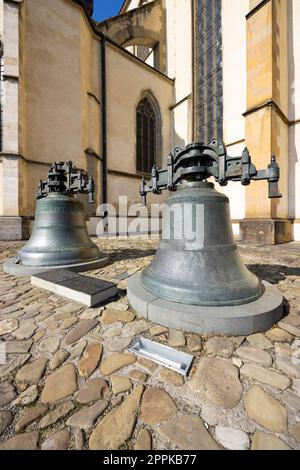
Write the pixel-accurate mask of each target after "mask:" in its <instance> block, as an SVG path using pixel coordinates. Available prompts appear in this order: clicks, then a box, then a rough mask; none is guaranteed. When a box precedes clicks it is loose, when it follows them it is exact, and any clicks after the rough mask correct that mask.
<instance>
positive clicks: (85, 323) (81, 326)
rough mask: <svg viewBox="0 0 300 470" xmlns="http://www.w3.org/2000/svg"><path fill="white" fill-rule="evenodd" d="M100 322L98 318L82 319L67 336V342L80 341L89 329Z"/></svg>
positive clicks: (68, 343)
mask: <svg viewBox="0 0 300 470" xmlns="http://www.w3.org/2000/svg"><path fill="white" fill-rule="evenodd" d="M97 325H99V323H98V322H97V320H81V321H80V322H79V323H78V325H77V326H75V328H73V329H72V330H71V331H70V332H69V333H68V334H67V336H66V339H65V343H66V345H70V344H73V343H76V341H79V340H80V339H81V338H82V337H83V336H85V335H86V334H87V333H88V332H89V331H91V330H92V329H93V328H95V327H96V326H97Z"/></svg>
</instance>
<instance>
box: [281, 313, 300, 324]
mask: <svg viewBox="0 0 300 470" xmlns="http://www.w3.org/2000/svg"><path fill="white" fill-rule="evenodd" d="M283 321H284V323H288V324H289V325H293V326H300V315H293V314H290V315H288V316H286V317H284V319H283Z"/></svg>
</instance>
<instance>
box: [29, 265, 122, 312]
mask: <svg viewBox="0 0 300 470" xmlns="http://www.w3.org/2000/svg"><path fill="white" fill-rule="evenodd" d="M31 282H32V284H33V285H35V286H37V287H40V288H42V289H46V290H50V291H51V292H54V293H55V294H58V295H62V296H64V297H67V298H69V299H71V300H75V301H77V302H81V303H83V304H84V305H88V306H93V305H96V304H97V303H100V302H103V301H104V300H107V299H109V298H110V297H113V296H114V295H116V294H117V292H118V288H117V285H116V284H115V283H113V282H108V281H105V280H103V279H96V278H93V277H88V276H83V275H81V274H78V273H75V272H73V271H70V270H68V269H56V270H51V271H47V272H43V273H40V274H37V275H35V276H32V278H31Z"/></svg>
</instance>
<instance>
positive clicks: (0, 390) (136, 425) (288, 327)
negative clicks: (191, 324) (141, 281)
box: [0, 238, 300, 450]
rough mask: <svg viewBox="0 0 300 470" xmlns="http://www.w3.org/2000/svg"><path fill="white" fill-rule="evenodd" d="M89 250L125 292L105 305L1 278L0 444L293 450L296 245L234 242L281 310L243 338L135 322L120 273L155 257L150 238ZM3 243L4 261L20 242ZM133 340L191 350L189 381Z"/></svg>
mask: <svg viewBox="0 0 300 470" xmlns="http://www.w3.org/2000/svg"><path fill="white" fill-rule="evenodd" d="M97 243H99V245H100V247H101V249H102V250H103V251H105V252H107V253H109V254H110V256H111V264H109V265H108V266H107V267H105V268H103V269H101V270H99V271H93V272H91V273H88V275H90V276H94V277H101V278H104V279H107V280H113V281H117V282H119V284H118V285H119V288H120V289H121V291H120V295H119V298H116V299H113V301H111V302H110V303H109V304H106V305H105V307H101V308H95V309H92V308H85V307H83V306H82V305H80V304H76V303H74V302H70V301H68V300H66V299H63V298H60V297H57V296H55V295H53V294H51V293H48V292H46V291H43V290H41V289H38V288H36V287H33V286H32V285H31V284H30V279H29V278H18V279H17V278H14V277H12V276H8V275H6V274H4V273H3V272H2V270H1V271H0V293H1V297H0V341H1V342H0V348H1V350H0V362H2V365H0V436H1V437H0V449H37V448H42V449H89V448H90V449H118V448H120V449H124V448H125V449H128V448H129V449H146V450H147V449H151V448H153V449H185V450H188V449H218V448H221V449H223V448H225V449H249V448H251V449H300V310H299V306H300V301H299V299H300V244H297V243H291V244H288V245H284V246H277V247H264V248H255V247H245V246H241V247H240V249H241V253H242V256H243V259H244V261H245V262H246V263H247V264H248V266H249V267H250V269H251V270H252V271H254V272H255V273H256V274H257V275H258V276H259V277H260V278H261V279H266V280H267V281H269V282H271V283H273V284H276V285H277V286H278V288H279V289H280V290H281V291H282V293H283V295H284V297H285V311H286V315H287V316H286V317H285V318H284V319H283V320H282V321H281V322H280V323H279V324H278V325H276V326H274V327H273V328H272V329H271V330H269V331H267V332H265V333H264V334H254V335H251V336H248V337H246V338H245V337H222V336H214V337H208V336H202V337H200V336H198V335H192V334H183V333H181V332H178V331H172V330H170V331H168V330H167V329H166V328H162V327H160V326H158V325H154V324H151V323H149V322H146V321H145V320H143V319H141V318H139V317H138V316H137V315H135V314H134V313H133V312H131V310H130V306H129V305H128V302H127V297H126V283H127V280H126V276H129V275H131V274H133V273H135V272H136V271H137V270H139V269H141V268H143V267H144V266H146V265H147V264H148V263H149V262H150V261H151V259H152V257H153V254H154V252H155V248H156V246H157V241H150V240H146V239H137V238H136V239H130V240H124V239H123V240H122V239H119V240H116V239H110V240H102V241H97ZM0 246H1V255H0V256H1V263H2V262H3V260H4V259H6V258H7V257H10V256H12V255H14V253H15V251H16V250H17V249H18V248H19V247H20V246H21V243H12V242H10V243H4V242H2V243H1V244H0ZM183 313H184V312H183ZM139 334H143V335H144V336H145V337H148V338H152V339H155V340H156V341H159V342H161V343H164V344H170V345H171V346H173V347H175V348H178V349H180V350H183V351H187V352H190V353H192V354H193V355H194V356H195V360H194V365H193V368H192V371H191V373H190V375H189V377H188V378H187V379H183V378H182V377H181V376H180V375H178V374H177V373H175V372H172V371H170V370H167V369H165V368H163V367H159V366H157V365H156V364H154V363H153V362H150V361H148V360H144V359H143V360H142V359H137V358H136V357H135V356H133V355H132V354H129V353H128V352H127V349H128V347H129V345H130V344H131V343H132V342H133V340H134V337H136V336H137V335H139ZM4 351H6V354H4ZM1 352H2V354H1Z"/></svg>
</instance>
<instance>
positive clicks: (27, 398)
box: [13, 385, 39, 406]
mask: <svg viewBox="0 0 300 470" xmlns="http://www.w3.org/2000/svg"><path fill="white" fill-rule="evenodd" d="M38 394H39V391H38V388H37V386H36V385H31V386H30V387H28V388H27V389H26V390H24V392H22V393H21V394H20V395H19V396H18V398H16V400H15V401H14V403H13V404H14V405H22V406H26V405H30V404H31V403H33V402H35V400H36V399H37V397H38Z"/></svg>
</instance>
